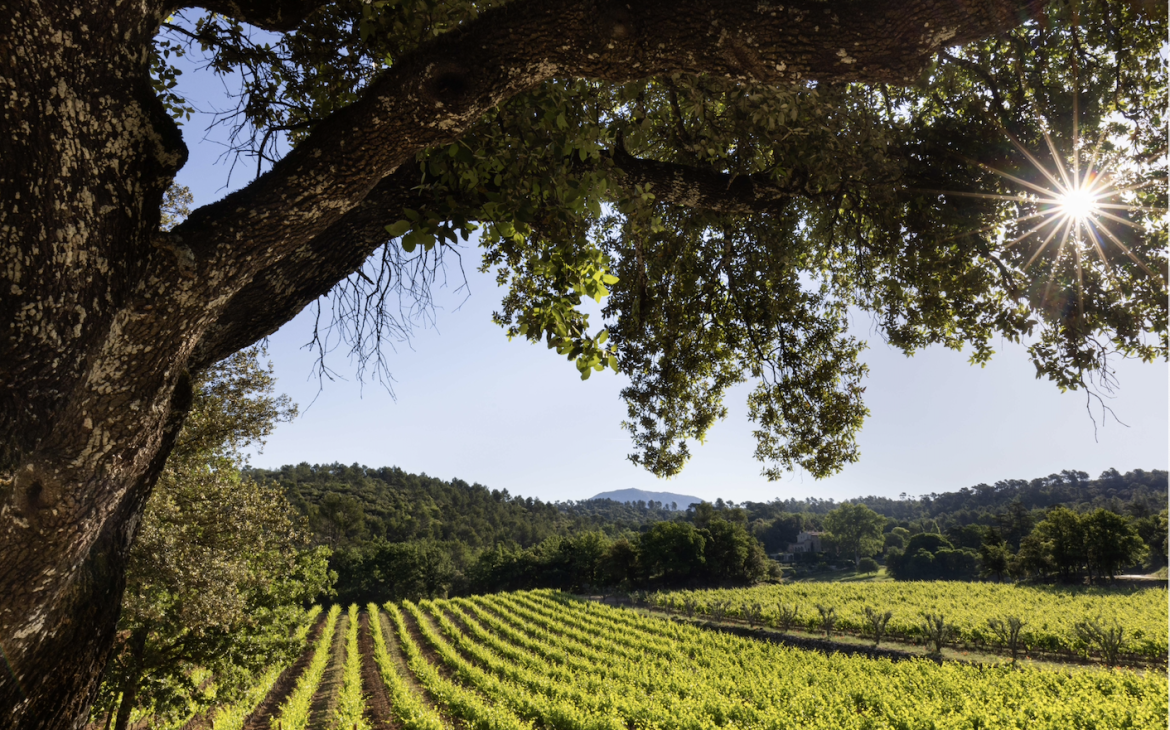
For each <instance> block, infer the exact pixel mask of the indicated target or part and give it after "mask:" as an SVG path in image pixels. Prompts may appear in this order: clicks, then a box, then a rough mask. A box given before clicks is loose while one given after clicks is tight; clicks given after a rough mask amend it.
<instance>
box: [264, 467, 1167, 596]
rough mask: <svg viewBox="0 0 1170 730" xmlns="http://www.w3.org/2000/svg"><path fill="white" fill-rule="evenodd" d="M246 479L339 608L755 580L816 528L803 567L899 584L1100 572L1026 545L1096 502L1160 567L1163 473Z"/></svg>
mask: <svg viewBox="0 0 1170 730" xmlns="http://www.w3.org/2000/svg"><path fill="white" fill-rule="evenodd" d="M248 475H249V476H251V477H253V478H257V479H267V480H272V481H275V482H278V483H279V484H280V486H281V487H282V489H283V491H284V493H285V495H286V496H287V498H288V500H289V502H290V503H291V504H292V505H293V506H294V507H295V508H296V509H297V510H298V511H299V512H301V513H302V514H303V515H304V516H305V517H306V519H307V521H308V524H309V527H310V529H311V531H312V534H313V539H314V541H315V542H316V543H317V544H322V545H328V546H330V547H331V548H332V549H333V552H334V554H333V558H332V559H331V568H332V569H333V570H335V571H336V572H337V574H338V581H337V590H338V592H339V598H341V599H342V600H346V601H351V600H352V601H366V600H388V599H399V598H419V597H425V596H437V595H444V594H446V595H453V594H460V593H468V592H486V591H495V590H508V589H520V588H535V587H556V588H565V589H569V590H579V589H582V588H585V587H596V586H623V587H628V588H633V587H658V586H664V585H700V584H709V583H725V584H734V583H742V582H750V581H754V580H759V579H760V578H761V577H763V576H766V575H767V574H768V571H769V570H774V568H770V567H769V561H768V560H767V558H766V555H765V554H771V555H774V556H779V555H780V554H783V553H786V552H787V551H788V548H789V545H790V544H791V543H794V542H796V540H797V535H798V534H799V533H800V532H802V531H818V532H821V531H824V532H829V533H836V534H828V535H826V536H825V545H826V548H827V550H826V552H824V553H821V554H819V555H812V556H801V557H802V559H804V560H811V561H815V562H816V563H826V562H827V563H837V564H843V563H845V562H853V563H855V564H857V563H861V560H860V559H859V558H860V557H862V553H863V552H864V554H865V555H867V556H871V560H872V558H873V557H876V558H878V559H879V560H881V561H884V562H885V563H886V565H887V567H888V568H889V571H890V573H891V574H893V575H896V576H898V577H904V578H922V579H926V578H952V579H970V578H976V577H979V576H981V575H985V576H990V577H996V578H1004V577H1007V578H1011V577H1016V578H1022V577H1033V578H1044V577H1063V578H1065V579H1069V580H1072V579H1075V578H1076V577H1077V576H1079V575H1084V574H1092V575H1096V574H1097V573H1098V572H1099V568H1098V567H1095V566H1097V565H1098V564H1099V562H1097V563H1092V566H1091V565H1090V559H1089V558H1088V557H1085V558H1084V560H1083V561H1082V563H1081V567H1080V568H1078V569H1077V570H1075V571H1074V570H1071V569H1069V568H1067V560H1066V559H1065V558H1064V557H1058V556H1057V555H1056V554H1055V553H1053V552H1052V550H1053V548H1051V547H1050V546H1052V545H1055V544H1056V543H1055V542H1053V540H1052V539H1049V537H1047V536H1048V535H1049V534H1051V531H1050V528H1048V527H1045V528H1043V529H1041V530H1040V532H1039V533H1036V534H1037V537H1036V538H1035V539H1034V540H1032V541H1031V542H1028V543H1025V542H1024V541H1025V538H1028V537H1029V536H1030V535H1032V534H1033V532H1034V531H1035V530H1036V529H1037V528H1038V527H1039V526H1040V525H1041V524H1043V523H1045V520H1046V519H1047V516H1048V515H1049V514H1050V513H1051V512H1052V511H1053V509H1054V508H1057V507H1060V508H1064V509H1065V510H1067V511H1068V512H1071V513H1073V514H1075V515H1078V519H1080V516H1085V515H1090V514H1092V513H1094V512H1096V511H1098V510H1104V511H1105V512H1108V513H1109V514H1112V515H1118V516H1120V518H1121V519H1122V521H1123V522H1124V523H1125V524H1126V525H1127V526H1128V527H1129V528H1131V529H1132V532H1133V533H1135V534H1137V535H1138V537H1139V538H1140V540H1141V544H1142V546H1145V547H1146V549H1145V550H1144V551H1142V550H1138V553H1139V554H1141V555H1143V556H1145V558H1146V559H1147V560H1148V564H1149V565H1150V566H1151V567H1155V568H1156V567H1158V566H1159V565H1164V564H1165V553H1166V550H1165V534H1166V528H1165V524H1166V517H1165V506H1166V495H1167V474H1166V472H1165V471H1150V472H1147V471H1141V470H1136V471H1133V472H1129V473H1127V474H1124V475H1123V474H1119V473H1118V472H1116V471H1114V470H1110V471H1107V472H1105V473H1103V474H1102V475H1101V476H1100V477H1098V478H1097V479H1090V478H1089V477H1088V475H1087V474H1085V473H1084V472H1074V471H1065V472H1061V473H1060V474H1053V475H1050V476H1048V477H1044V478H1041V479H1033V480H1031V481H1024V480H1006V481H1002V482H997V483H996V484H994V485H977V486H975V487H970V488H966V489H962V490H959V491H958V492H949V493H941V494H937V493H936V494H930V495H925V496H922V497H917V498H909V497H907V498H904V499H897V500H892V499H886V498H882V497H866V498H859V499H855V500H849V501H848V502H843V503H837V502H834V501H832V500H818V499H807V500H791V499H789V500H774V501H772V502H766V503H761V502H745V503H741V504H735V503H733V502H724V501H723V500H717V501H716V502H715V503H714V504H707V503H704V504H699V505H692V506H690V507H689V508H688V509H687V510H685V511H677V510H672V509H670V507H669V505H662V504H660V503H656V502H650V503H644V502H642V503H619V502H613V501H611V500H597V501H592V500H590V501H582V502H544V501H541V500H539V499H534V498H531V497H529V498H524V497H519V496H515V495H511V494H509V493H508V491H507V490H495V489H489V488H487V487H485V486H483V485H480V484H469V483H467V482H465V481H462V480H459V479H454V480H450V481H445V480H441V479H437V478H434V477H429V476H427V475H425V474H422V475H416V474H409V473H407V472H404V471H403V470H401V469H398V468H393V467H385V468H379V469H373V468H368V467H364V466H359V465H352V466H345V465H341V464H331V465H315V466H310V465H308V464H300V465H297V466H285V467H282V468H281V469H278V470H262V469H252V470H249V472H248ZM846 505H849V506H852V507H856V506H865V507H866V508H868V509H869V510H871V512H872V513H876V514H877V515H879V516H880V517H881V518H883V519H881V525H880V527H879V528H878V533H877V536H876V539H869V540H867V541H865V542H864V547H865V549H864V550H862V543H853V542H850V543H849V545H846V546H844V548H843V542H842V540H843V539H844V537H845V534H844V532H843V530H846V529H847V527H846V523H843V522H841V521H840V520H838V523H837V524H833V520H832V519H830V514H833V513H840V512H842V511H843V507H845V506H846ZM1097 519H1098V522H1099V521H1100V520H1101V519H1103V518H1097ZM1086 524H1088V523H1086ZM830 526H832V527H833V529H832V530H830V529H829V528H830ZM1086 529H1088V528H1087V527H1086ZM1094 529H1096V530H1097V532H1096V533H1094V534H1101V530H1100V529H1097V528H1094ZM1066 532H1067V531H1066ZM1062 534H1063V533H1062ZM662 545H670V546H671V547H670V550H664V549H663V548H662ZM728 545H733V546H734V547H733V548H729V547H727V546H728ZM1150 546H1152V547H1150ZM1159 546H1161V547H1159ZM744 551H746V557H745V556H744ZM732 554H734V556H735V557H734V558H731V557H728V556H730V555H732ZM1131 555H1132V553H1131ZM671 556H674V557H671ZM1005 561H1006V562H1005ZM994 566H1000V568H1002V569H1000V568H996V567H994ZM872 567H873V569H876V567H877V563H876V562H874V563H872ZM989 571H990V572H989Z"/></svg>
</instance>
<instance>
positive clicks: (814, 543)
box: [788, 532, 825, 555]
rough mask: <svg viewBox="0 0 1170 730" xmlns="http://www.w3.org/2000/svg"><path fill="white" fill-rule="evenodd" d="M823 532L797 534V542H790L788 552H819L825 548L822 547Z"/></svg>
mask: <svg viewBox="0 0 1170 730" xmlns="http://www.w3.org/2000/svg"><path fill="white" fill-rule="evenodd" d="M824 534H825V533H823V532H802V533H800V534H799V535H797V536H796V542H790V543H788V552H790V553H793V554H796V555H798V554H800V553H819V552H821V551H822V550H824V548H823V547H821V535H824Z"/></svg>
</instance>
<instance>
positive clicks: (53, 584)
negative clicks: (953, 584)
mask: <svg viewBox="0 0 1170 730" xmlns="http://www.w3.org/2000/svg"><path fill="white" fill-rule="evenodd" d="M184 10H187V11H188V12H187V14H185V15H180V16H176V15H175V14H176V13H181V12H182V11H184ZM202 11H206V12H202ZM0 28H2V29H3V31H2V32H3V36H2V41H3V42H2V44H0V50H2V52H0V87H2V89H3V102H2V103H0V114H2V117H0V118H2V121H0V159H2V160H3V161H4V164H3V165H2V166H0V252H2V253H0V327H2V328H3V329H0V646H2V648H3V652H4V657H5V659H6V662H5V663H4V668H3V669H2V670H0V717H4V718H10V719H12V723H13V724H15V725H17V726H19V727H54V728H55V727H71V726H77V725H78V724H80V723H81V722H83V721H84V718H85V717H86V711H87V708H88V707H89V705H90V704H91V703H92V701H93V698H94V695H95V692H96V689H97V680H98V677H99V676H100V674H101V671H102V668H103V666H104V665H105V663H106V662H107V660H108V658H109V656H110V651H111V647H112V646H113V641H114V638H115V626H116V623H117V619H118V614H119V605H120V602H121V597H122V592H123V588H124V580H125V579H124V571H125V565H126V561H127V555H128V553H129V550H130V547H131V545H132V543H133V541H134V537H135V533H136V531H137V529H138V525H139V524H140V518H141V514H142V510H143V505H144V504H145V502H146V500H147V498H148V497H149V495H150V492H151V488H152V486H153V485H154V483H155V481H156V480H157V479H158V475H159V473H160V472H161V470H162V468H163V465H164V463H165V461H166V458H167V456H168V454H169V453H170V452H171V450H172V449H173V447H174V443H175V439H176V436H177V434H178V433H179V432H180V429H181V427H182V424H183V420H184V418H185V415H186V414H187V412H188V410H189V408H190V404H191V400H192V385H191V384H192V381H193V379H194V378H197V377H198V376H199V374H200V373H202V372H205V371H206V370H207V368H209V367H211V366H212V365H213V364H214V363H216V362H218V361H220V360H222V359H223V358H225V357H227V356H229V355H231V354H232V353H234V352H237V351H239V350H240V349H242V348H244V347H247V346H248V345H251V344H252V343H254V342H256V341H257V340H259V339H261V338H263V337H264V336H265V335H267V334H269V333H271V332H273V331H274V330H276V329H277V328H278V327H279V326H280V325H281V324H283V323H284V322H287V321H288V320H290V319H291V318H292V317H293V316H295V315H296V314H297V313H298V312H300V311H301V310H302V309H303V308H304V307H306V306H308V305H310V304H311V303H313V302H314V301H316V300H318V298H320V297H322V296H323V295H325V294H326V293H328V292H330V291H331V290H332V291H333V299H332V300H331V301H332V302H333V308H332V311H333V312H334V313H335V314H336V316H338V317H339V321H340V323H341V324H343V325H348V326H349V327H350V330H349V332H350V335H351V340H350V341H351V343H352V344H353V346H354V347H355V348H356V352H357V354H358V355H359V358H361V357H366V358H369V359H367V360H366V361H367V362H370V363H372V364H373V365H374V366H377V365H378V364H379V363H380V362H381V361H380V360H379V359H378V356H377V354H376V353H377V352H378V351H379V350H378V349H377V345H378V343H379V342H380V341H384V339H385V338H386V337H390V336H394V335H395V334H398V333H401V330H402V328H403V327H405V326H407V323H404V322H403V321H402V320H399V319H395V318H393V317H391V316H390V315H391V313H392V312H394V311H396V307H395V306H392V305H395V303H396V298H397V297H398V296H402V297H405V303H406V309H407V310H409V309H410V306H411V305H412V304H413V303H421V304H425V302H426V282H427V281H428V278H427V277H428V276H429V275H431V274H433V272H434V271H435V270H436V269H435V267H436V266H437V265H439V262H440V260H441V259H442V258H443V257H444V256H450V255H452V253H453V252H455V251H457V248H456V246H457V244H458V240H459V239H460V238H461V237H462V236H463V235H464V234H467V233H469V232H470V231H471V230H472V227H473V226H479V227H480V228H479V230H480V238H479V240H480V243H481V245H482V247H483V251H482V253H483V263H484V265H485V266H487V267H489V268H492V269H493V270H494V271H496V273H497V275H498V276H499V279H500V281H501V282H502V283H503V284H505V285H506V286H507V287H508V292H507V294H506V296H505V298H504V300H503V302H502V304H501V308H500V310H499V312H498V316H497V319H498V321H499V323H500V324H501V325H503V326H504V327H505V328H506V329H507V331H508V333H509V334H510V335H515V336H521V337H527V338H530V339H544V340H546V341H547V342H548V344H549V345H550V347H552V348H554V349H556V350H557V351H558V352H559V353H560V354H562V355H564V356H566V357H568V358H569V359H570V360H572V361H573V362H574V363H575V365H576V366H577V368H578V370H579V371H580V372H581V374H582V376H586V375H588V374H589V373H590V372H593V371H596V370H598V369H604V368H605V367H611V368H616V369H618V370H620V371H622V372H623V373H625V374H626V375H627V376H629V378H630V385H629V387H628V388H627V389H626V390H625V392H624V397H625V399H626V401H627V403H628V404H629V412H630V418H629V421H628V423H627V428H628V430H629V431H630V432H631V435H632V438H633V443H634V448H635V453H634V459H635V460H636V461H637V462H638V463H640V464H643V465H645V466H646V467H647V468H649V469H650V470H652V471H653V472H655V473H658V474H663V475H665V474H672V473H675V472H677V471H678V469H679V468H681V467H682V465H683V463H684V462H685V460H686V458H687V456H688V450H687V442H688V441H690V440H695V439H701V438H703V436H704V435H705V434H706V432H707V430H708V429H709V427H710V426H711V424H712V423H713V422H714V421H715V420H717V419H718V418H720V417H722V415H723V413H724V410H723V406H722V395H723V393H724V391H725V390H726V389H727V388H728V387H729V386H731V385H733V384H736V383H739V382H742V381H745V380H748V381H752V382H753V383H755V389H754V391H753V392H752V395H751V396H750V400H749V407H750V413H751V417H752V418H753V419H754V420H755V422H756V423H757V425H758V430H757V437H758V443H759V447H758V450H757V456H758V457H759V458H760V459H761V460H762V461H763V462H764V463H765V469H766V470H767V471H768V473H769V474H771V475H773V476H775V475H778V474H779V473H781V472H782V471H784V470H785V469H789V468H797V467H799V468H804V469H806V470H808V471H809V472H810V473H812V474H813V475H816V476H821V475H824V474H828V473H831V472H832V471H834V470H835V469H837V468H839V467H840V466H841V465H842V464H843V463H846V462H848V461H851V460H854V459H856V458H857V449H856V444H855V440H854V436H855V434H856V432H857V430H858V429H859V428H860V425H861V422H862V419H863V417H864V415H865V407H864V404H863V402H862V393H863V387H862V384H861V378H862V376H863V374H864V366H863V365H862V363H861V362H860V360H859V352H860V349H861V346H862V344H861V343H860V342H859V341H857V340H855V339H854V338H851V337H849V336H848V335H847V333H846V315H847V312H848V311H849V308H850V307H854V308H857V309H859V310H860V311H865V312H870V313H872V315H873V316H874V318H875V324H876V326H877V328H878V329H879V330H880V331H881V333H882V334H883V336H885V337H886V338H887V339H888V340H889V341H890V342H891V343H893V344H894V345H895V346H898V347H900V348H902V349H903V350H905V351H907V352H912V351H914V350H915V349H917V348H920V347H924V346H926V345H928V344H931V343H942V344H945V345H947V346H950V347H961V346H963V345H964V344H966V345H968V346H970V347H971V351H972V353H973V358H974V359H975V360H976V361H977V362H980V361H984V360H986V358H987V357H989V356H990V355H991V353H992V342H993V341H994V339H995V338H996V337H1004V338H1007V339H1010V340H1016V339H1019V338H1022V337H1030V338H1031V339H1029V340H1028V342H1029V349H1030V354H1031V357H1032V359H1033V361H1034V362H1035V364H1036V366H1037V369H1038V372H1039V373H1040V374H1041V375H1044V376H1046V377H1049V378H1051V379H1052V380H1054V381H1055V382H1056V384H1057V385H1059V386H1060V387H1064V388H1082V387H1085V386H1086V385H1089V384H1091V383H1092V382H1093V377H1094V376H1096V377H1098V378H1100V377H1102V376H1103V377H1104V378H1105V379H1106V383H1105V384H1106V385H1108V384H1109V381H1108V377H1109V366H1108V360H1107V359H1106V358H1107V357H1108V356H1109V355H1111V354H1113V353H1120V354H1121V355H1123V356H1134V357H1141V358H1145V359H1147V360H1148V359H1153V358H1156V357H1160V356H1164V353H1165V351H1166V288H1165V276H1166V272H1165V255H1164V251H1163V249H1164V248H1165V240H1166V239H1165V222H1164V220H1163V219H1162V218H1160V217H1159V214H1158V213H1157V212H1156V211H1151V210H1150V208H1151V207H1152V206H1157V205H1160V204H1161V203H1160V202H1159V200H1160V198H1161V196H1163V195H1164V191H1165V165H1164V157H1165V155H1164V152H1162V151H1161V150H1162V148H1163V145H1164V139H1163V137H1162V135H1161V129H1162V124H1161V122H1160V117H1159V114H1160V112H1159V111H1158V109H1159V108H1160V100H1161V95H1160V94H1161V92H1160V91H1159V88H1160V84H1163V83H1164V68H1163V66H1162V64H1161V62H1160V59H1159V56H1158V52H1159V49H1160V48H1161V44H1162V42H1163V39H1164V37H1165V8H1164V6H1162V5H1161V4H1159V3H1156V2H1155V3H1148V4H1147V3H1145V2H1141V1H1139V2H1107V1H1105V0H1098V1H1096V2H1084V3H1081V2H1077V1H1076V0H1068V1H1067V2H1052V3H1045V2H1044V0H957V1H956V0H913V1H911V2H902V1H898V2H895V1H893V0H876V1H875V2H853V1H851V0H829V1H828V2H814V1H813V0H795V1H793V2H787V3H784V4H777V3H769V2H758V1H757V0H750V1H749V0H718V2H716V1H714V0H682V1H681V2H680V1H678V0H672V1H671V2H664V1H662V0H648V1H647V2H640V3H629V4H627V3H619V2H609V1H608V0H514V1H513V2H507V3H500V2H493V1H492V0H487V1H485V2H474V1H472V0H374V1H373V2H360V1H359V0H341V1H339V2H335V3H324V2H319V1H316V0H203V1H202V2H195V3H190V4H188V3H183V2H181V1H179V0H142V1H141V2H136V3H116V2H109V1H108V0H107V1H106V2H99V1H94V2H87V3H73V4H69V3H45V2H33V1H32V0H14V1H13V2H5V3H3V4H0ZM261 31H263V32H264V33H267V34H271V35H269V36H267V37H265V38H261V37H260V36H258V35H256V33H260V32H261ZM188 43H189V44H190V45H185V44H188ZM180 51H182V52H188V51H190V52H202V53H206V54H208V55H207V57H208V58H209V59H210V62H211V64H212V66H213V67H214V68H216V69H219V70H222V71H224V72H225V73H231V74H238V77H240V78H242V79H243V85H242V87H241V88H240V90H239V92H240V96H239V116H238V117H236V118H235V121H236V122H238V126H237V127H236V131H237V136H236V139H237V141H238V143H239V145H240V147H241V149H242V150H244V151H246V152H250V153H252V154H255V155H257V156H259V157H260V158H261V159H267V160H269V161H272V165H271V169H270V170H268V171H267V172H266V173H264V174H263V175H258V176H257V178H256V179H255V180H254V181H253V182H251V183H250V184H248V185H247V186H245V187H244V188H242V189H241V190H239V191H237V192H234V193H232V194H230V195H228V196H226V197H225V198H223V199H222V200H220V201H217V202H215V203H212V204H210V205H206V206H204V207H202V208H200V209H198V210H195V211H193V212H192V214H191V215H190V216H189V217H188V218H187V219H186V220H185V221H183V222H182V223H180V224H179V225H177V226H175V227H174V228H172V229H170V230H164V228H163V227H162V226H160V217H161V216H160V206H161V202H162V198H163V195H164V192H165V191H166V190H167V189H168V188H169V187H170V185H171V183H172V180H173V178H174V175H175V173H176V171H177V170H178V169H180V168H181V167H182V165H183V164H184V162H185V161H186V157H187V153H188V151H187V147H186V146H185V144H184V142H183V136H182V134H181V133H180V131H179V128H178V127H177V126H176V123H175V121H174V119H173V116H178V115H182V114H184V111H183V110H184V108H185V105H186V104H187V102H186V101H185V100H183V99H181V98H179V97H178V96H177V95H176V92H175V87H174V85H173V81H174V76H175V69H174V68H173V67H171V66H170V65H169V61H168V58H169V57H170V56H171V55H173V54H174V53H177V52H180ZM1082 138H1083V139H1086V140H1089V141H1090V143H1089V144H1086V145H1080V144H1079V140H1080V139H1082ZM1046 140H1052V141H1053V144H1052V147H1051V148H1049V147H1048V145H1047V142H1046ZM1098 140H1099V141H1100V144H1098V143H1097V141H1098ZM1029 156H1031V158H1034V160H1033V159H1031V158H1030V157H1029ZM1072 158H1077V159H1079V160H1081V164H1080V165H1079V166H1074V165H1072V164H1071V160H1072ZM1058 159H1059V160H1060V162H1061V163H1062V164H1063V165H1064V166H1063V167H1061V168H1060V170H1059V171H1058V169H1057V161H1058ZM1034 162H1035V163H1036V164H1039V165H1040V166H1043V167H1045V168H1046V169H1047V170H1048V174H1047V175H1045V174H1043V173H1041V172H1039V171H1038V170H1037V168H1036V165H1035V164H1033V163H1034ZM1074 167H1075V168H1076V169H1074ZM1065 168H1068V170H1072V173H1069V172H1068V170H1065ZM1083 170H1090V171H1091V172H1092V174H1093V178H1092V179H1093V180H1094V181H1099V184H1098V183H1096V182H1095V183H1093V185H1095V187H1092V189H1091V190H1089V191H1083V190H1081V186H1080V183H1081V181H1082V179H1083V177H1084V176H1083ZM1068 174H1074V175H1075V176H1076V184H1071V183H1070V181H1069V179H1068V177H1067V175H1068ZM1062 186H1063V187H1062ZM1058 189H1063V190H1064V194H1063V195H1056V194H1053V193H1052V192H1051V191H1055V190H1058ZM1090 208H1091V209H1092V210H1093V212H1092V214H1091V215H1090V214H1088V213H1086V212H1085V211H1088V210H1089V209H1090ZM1106 214H1108V216H1111V218H1108V221H1109V222H1110V224H1111V225H1112V227H1111V228H1109V229H1106V228H1101V227H1100V226H1097V224H1098V223H1101V222H1102V221H1105V220H1106V217H1105V216H1106ZM1115 219H1116V220H1115ZM1118 221H1121V222H1118ZM1074 222H1075V226H1074V225H1073V223H1074ZM1074 229H1075V231H1074ZM1098 229H1100V230H1098ZM1106 230H1108V231H1109V232H1108V235H1106V234H1105V233H1104V232H1103V231H1106ZM1086 231H1089V233H1093V232H1096V233H1093V235H1089V234H1088V233H1086ZM1066 234H1067V235H1066ZM1074 234H1075V235H1074ZM371 257H373V258H372V259H371ZM367 261H370V264H369V265H368V266H367V268H366V270H363V271H359V268H361V267H362V266H363V264H364V263H366V262H367ZM606 295H608V299H606V309H605V313H606V316H607V320H608V321H609V322H610V324H609V325H608V326H607V327H606V328H605V329H600V328H596V327H594V328H592V329H591V328H590V324H589V321H588V318H587V317H586V315H585V313H584V312H582V311H581V309H580V308H579V303H580V301H581V298H582V297H585V296H589V297H594V298H598V299H601V298H604V297H605V296H606ZM574 458H575V459H577V460H578V461H580V460H582V459H584V458H585V457H584V456H582V455H574Z"/></svg>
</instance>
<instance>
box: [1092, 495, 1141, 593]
mask: <svg viewBox="0 0 1170 730" xmlns="http://www.w3.org/2000/svg"><path fill="white" fill-rule="evenodd" d="M1081 526H1082V528H1083V530H1084V535H1085V558H1086V562H1087V563H1088V566H1089V574H1090V576H1091V575H1094V574H1095V575H1096V576H1097V577H1099V578H1109V579H1110V580H1112V579H1113V576H1114V575H1115V574H1116V573H1117V571H1118V570H1119V569H1121V568H1125V567H1129V566H1131V565H1136V564H1138V563H1139V562H1141V560H1142V559H1143V558H1144V557H1145V555H1146V546H1145V544H1143V543H1142V539H1141V537H1139V536H1138V533H1137V530H1135V529H1134V526H1133V525H1132V524H1130V522H1129V520H1127V519H1125V518H1124V517H1122V516H1121V515H1119V514H1115V513H1113V512H1110V511H1109V510H1107V509H1097V510H1094V511H1093V512H1091V513H1090V514H1087V515H1085V516H1084V517H1083V518H1082V519H1081Z"/></svg>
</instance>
